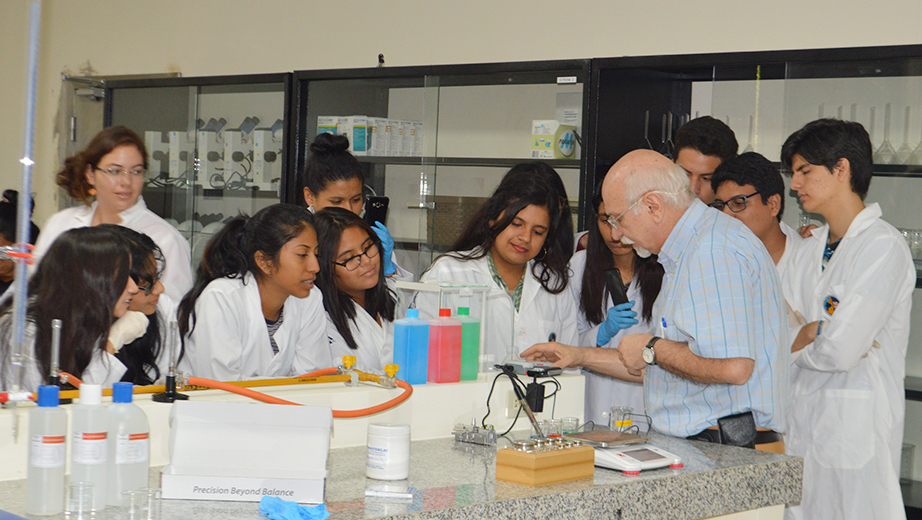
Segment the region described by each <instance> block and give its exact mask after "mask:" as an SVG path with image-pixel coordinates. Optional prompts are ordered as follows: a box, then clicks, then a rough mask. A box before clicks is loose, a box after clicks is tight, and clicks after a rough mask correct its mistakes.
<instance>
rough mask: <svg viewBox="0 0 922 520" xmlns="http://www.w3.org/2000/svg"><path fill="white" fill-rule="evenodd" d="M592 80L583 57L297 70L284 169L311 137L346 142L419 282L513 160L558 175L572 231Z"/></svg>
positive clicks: (296, 164)
mask: <svg viewBox="0 0 922 520" xmlns="http://www.w3.org/2000/svg"><path fill="white" fill-rule="evenodd" d="M589 77H590V61H589V60H570V61H547V62H522V63H492V64H478V65H446V66H424V67H379V68H369V69H339V70H312V71H298V72H295V73H294V79H293V84H294V85H293V94H292V96H293V103H292V109H293V111H294V112H293V113H292V114H291V115H290V119H291V121H292V132H291V134H290V135H289V136H288V147H289V149H290V151H291V152H290V157H291V158H292V164H293V167H292V168H291V169H290V172H291V173H292V175H294V172H301V171H302V170H303V168H304V164H305V163H306V161H307V158H308V156H309V153H310V152H309V147H310V144H311V143H312V142H313V140H314V138H315V137H316V136H317V134H318V133H321V132H337V133H340V134H343V135H347V136H348V137H349V138H350V142H351V147H352V152H353V154H354V155H355V156H356V159H358V161H359V163H360V164H361V165H362V168H363V172H364V174H365V178H366V188H367V191H368V193H367V194H368V195H377V196H385V197H388V199H389V209H388V213H387V220H386V225H387V227H388V229H389V230H390V232H391V234H392V235H393V237H394V240H395V242H396V248H395V252H396V254H397V260H398V263H399V264H400V265H401V266H403V267H404V268H406V269H408V270H409V271H411V272H413V273H414V274H416V275H417V276H418V275H419V274H420V273H421V272H422V271H423V270H425V269H426V267H428V266H429V264H430V263H431V262H432V259H433V258H434V256H437V255H438V254H439V253H440V252H444V251H445V250H446V249H447V248H448V247H449V246H450V245H451V243H452V242H453V241H454V239H455V238H456V237H457V236H458V234H459V233H460V231H461V228H462V226H463V224H464V222H465V221H466V220H467V219H468V218H470V217H471V216H472V215H473V213H474V212H476V211H477V209H478V208H479V207H480V206H481V205H482V203H483V202H484V201H485V200H486V199H487V198H488V197H489V196H490V195H491V194H492V192H493V190H494V189H495V188H496V186H497V185H498V184H499V181H500V180H501V178H502V176H503V175H504V174H505V173H506V171H508V170H509V168H510V167H512V166H514V165H515V164H518V163H520V162H524V161H530V160H542V161H546V162H547V163H548V164H550V165H551V166H553V167H554V168H555V169H556V170H557V172H558V173H559V174H560V176H561V178H562V179H563V182H564V185H565V186H566V190H567V195H568V197H569V199H570V203H571V207H572V208H573V210H574V214H573V216H574V225H575V226H578V225H579V224H580V222H578V221H577V220H576V217H577V215H578V212H577V211H576V209H577V208H578V206H579V202H580V201H581V200H584V199H585V198H586V197H585V189H586V186H585V185H584V184H583V175H582V172H583V171H584V170H585V162H586V155H585V153H584V152H583V151H582V147H581V145H580V142H581V141H583V140H584V137H583V128H585V126H586V125H585V122H586V120H587V118H588V112H587V110H586V103H587V101H588V96H587V94H588V91H589ZM567 132H569V133H567ZM548 136H550V137H548ZM287 186H288V188H289V189H290V190H291V191H290V192H288V193H287V194H286V195H287V199H286V200H289V201H300V200H303V188H304V186H303V185H302V184H301V183H298V182H290V183H288V184H287Z"/></svg>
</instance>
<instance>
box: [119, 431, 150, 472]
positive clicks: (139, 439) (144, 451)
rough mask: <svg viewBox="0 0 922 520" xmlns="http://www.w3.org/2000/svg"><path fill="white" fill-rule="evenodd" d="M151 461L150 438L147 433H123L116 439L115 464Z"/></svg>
mask: <svg viewBox="0 0 922 520" xmlns="http://www.w3.org/2000/svg"><path fill="white" fill-rule="evenodd" d="M148 460H150V436H149V435H148V434H147V433H122V434H119V435H118V436H117V437H116V438H115V463H116V464H134V463H137V462H147V461H148Z"/></svg>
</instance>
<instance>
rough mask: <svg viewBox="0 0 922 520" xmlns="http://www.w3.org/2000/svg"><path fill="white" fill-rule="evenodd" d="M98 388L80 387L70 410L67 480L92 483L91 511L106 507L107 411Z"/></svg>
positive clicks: (100, 388)
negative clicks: (75, 403)
mask: <svg viewBox="0 0 922 520" xmlns="http://www.w3.org/2000/svg"><path fill="white" fill-rule="evenodd" d="M101 397H102V387H101V386H100V385H91V384H88V383H83V384H82V385H80V404H78V405H76V406H74V407H73V408H71V427H70V430H71V443H70V481H71V482H89V483H91V484H93V507H92V508H93V510H95V511H102V510H103V509H105V508H106V458H107V455H108V453H109V445H108V443H107V442H106V434H107V432H108V430H109V412H108V411H107V410H106V408H105V407H104V406H103V405H102V404H101Z"/></svg>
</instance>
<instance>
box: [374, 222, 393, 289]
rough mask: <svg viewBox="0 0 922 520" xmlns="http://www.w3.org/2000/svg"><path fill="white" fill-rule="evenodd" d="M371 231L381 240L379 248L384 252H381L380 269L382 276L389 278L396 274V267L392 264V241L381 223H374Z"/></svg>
mask: <svg viewBox="0 0 922 520" xmlns="http://www.w3.org/2000/svg"><path fill="white" fill-rule="evenodd" d="M371 229H373V230H374V231H375V234H376V235H378V238H379V239H381V247H383V248H384V251H381V267H382V268H383V269H384V276H390V275H392V274H394V273H396V272H397V265H396V264H394V239H393V238H391V233H390V232H389V231H388V230H387V228H386V227H384V224H382V223H381V222H375V225H374V226H372V227H371Z"/></svg>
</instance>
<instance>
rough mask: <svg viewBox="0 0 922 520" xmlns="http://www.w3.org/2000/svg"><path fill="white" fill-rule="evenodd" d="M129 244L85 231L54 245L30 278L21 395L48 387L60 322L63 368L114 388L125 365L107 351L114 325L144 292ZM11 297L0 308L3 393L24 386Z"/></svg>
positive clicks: (103, 231)
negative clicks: (55, 326) (16, 362)
mask: <svg viewBox="0 0 922 520" xmlns="http://www.w3.org/2000/svg"><path fill="white" fill-rule="evenodd" d="M130 269H131V256H130V253H129V250H128V244H127V241H126V240H125V239H124V238H123V237H122V236H120V235H119V234H117V233H115V232H113V231H112V230H111V229H104V228H102V229H100V228H80V229H73V230H70V231H67V232H66V233H63V234H62V235H61V236H60V237H58V240H56V241H55V242H54V244H52V245H51V247H50V248H49V249H48V252H47V254H46V255H45V257H44V258H43V259H42V261H41V263H40V264H39V265H38V269H37V270H36V272H35V274H34V275H33V276H32V278H31V279H30V280H29V301H28V303H27V311H26V312H27V321H26V328H25V341H24V342H23V345H22V354H23V367H22V376H21V377H22V379H21V383H20V384H21V387H20V388H21V389H22V390H25V391H28V392H35V391H36V389H37V387H38V386H39V385H43V384H48V383H49V373H50V368H51V336H52V327H51V321H52V320H53V319H60V320H61V321H62V322H63V323H62V327H61V351H60V369H61V371H63V372H67V373H68V374H71V375H73V376H75V377H77V378H78V379H81V380H83V381H84V382H87V383H96V384H102V385H105V386H111V385H112V383H114V382H117V381H119V379H120V378H121V377H122V374H123V373H124V366H122V364H121V363H120V362H119V361H118V360H117V359H116V358H115V357H114V356H113V355H112V354H111V353H109V352H107V351H106V338H107V336H108V335H110V334H111V333H112V330H111V329H110V327H111V328H112V329H117V328H118V327H119V326H118V325H113V323H115V322H116V320H117V319H120V318H122V317H124V316H125V315H126V313H128V308H129V303H130V300H131V298H132V296H133V295H134V294H136V293H137V292H138V286H137V285H136V284H135V282H134V280H132V279H131V277H130V276H129V273H130ZM12 303H13V302H12V299H8V300H6V301H5V302H3V304H2V305H0V389H4V390H9V389H10V388H11V387H12V385H14V384H17V379H18V378H17V376H16V371H15V369H14V367H13V366H12V365H11V355H12V352H13V345H12V341H13V309H12Z"/></svg>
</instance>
